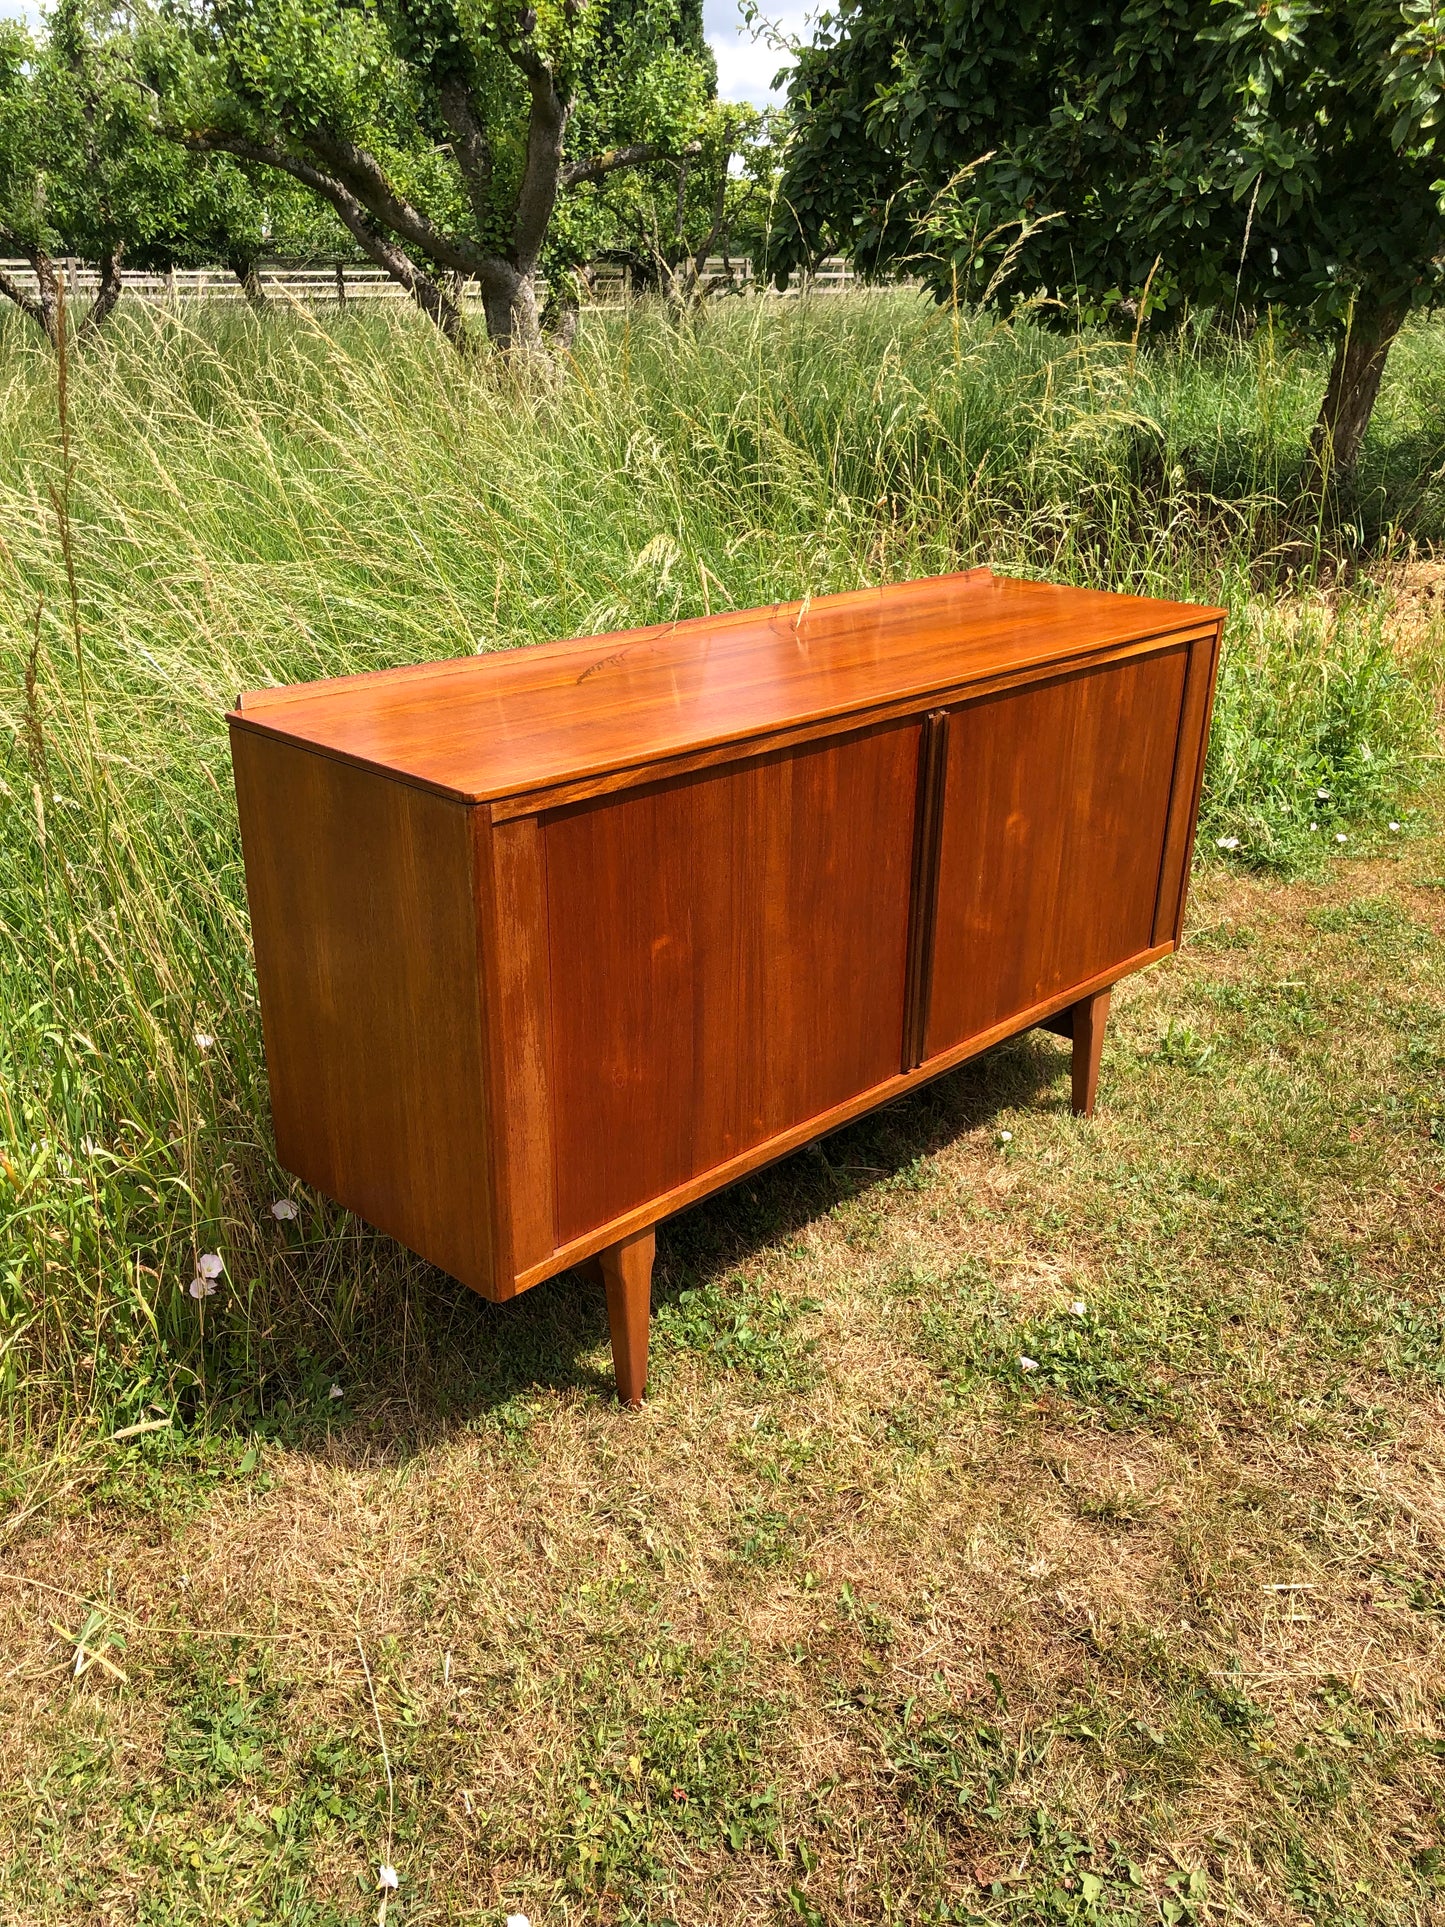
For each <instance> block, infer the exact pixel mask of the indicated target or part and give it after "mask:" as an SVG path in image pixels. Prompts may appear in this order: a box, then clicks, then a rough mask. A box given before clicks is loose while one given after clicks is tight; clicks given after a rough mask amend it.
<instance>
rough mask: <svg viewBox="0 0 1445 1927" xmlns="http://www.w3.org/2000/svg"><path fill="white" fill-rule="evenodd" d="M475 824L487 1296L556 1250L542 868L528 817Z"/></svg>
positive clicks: (481, 815) (505, 1289)
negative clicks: (492, 1271) (487, 1151)
mask: <svg viewBox="0 0 1445 1927" xmlns="http://www.w3.org/2000/svg"><path fill="white" fill-rule="evenodd" d="M476 817H477V879H478V911H479V914H480V916H481V922H482V930H483V951H484V954H485V957H486V970H485V979H484V1002H485V1006H486V1024H487V1051H488V1060H489V1068H490V1073H491V1075H490V1081H489V1084H488V1096H489V1103H488V1107H487V1114H488V1116H489V1117H491V1118H492V1120H493V1124H494V1131H493V1136H494V1142H495V1148H496V1173H497V1186H498V1189H497V1208H496V1226H497V1295H498V1296H499V1297H505V1296H508V1295H509V1294H510V1290H511V1287H512V1281H513V1280H514V1279H515V1277H516V1275H517V1273H518V1272H521V1271H526V1270H528V1269H529V1268H530V1267H533V1266H535V1265H538V1264H540V1263H541V1262H542V1261H543V1260H544V1259H546V1258H548V1257H550V1256H551V1254H552V1252H553V1251H554V1250H555V1249H556V1245H557V1224H556V1217H557V1213H556V1200H555V1197H554V1195H553V1180H552V1108H551V1095H550V1091H551V1075H552V1073H551V1062H550V1030H551V1011H550V1004H551V999H550V986H549V984H548V978H547V867H546V849H545V846H544V844H543V840H542V830H541V825H540V824H539V823H538V821H537V819H536V817H535V816H523V817H517V818H514V819H513V820H511V821H508V822H503V823H490V822H488V820H487V818H488V812H487V811H486V810H485V809H481V810H478V811H477V812H476Z"/></svg>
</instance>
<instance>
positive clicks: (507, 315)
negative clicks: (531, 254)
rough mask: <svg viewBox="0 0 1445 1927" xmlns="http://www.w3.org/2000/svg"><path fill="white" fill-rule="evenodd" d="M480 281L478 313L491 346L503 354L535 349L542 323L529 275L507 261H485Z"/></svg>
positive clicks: (540, 337) (539, 344)
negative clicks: (484, 268) (480, 291)
mask: <svg viewBox="0 0 1445 1927" xmlns="http://www.w3.org/2000/svg"><path fill="white" fill-rule="evenodd" d="M480 282H481V290H482V312H483V313H484V314H485V316H486V320H487V334H488V336H489V337H490V339H491V342H492V346H493V347H494V348H500V349H501V350H502V351H503V352H504V353H511V352H512V351H513V350H520V351H521V352H522V353H524V354H530V353H535V352H537V351H538V350H539V349H540V347H541V344H542V324H541V319H540V317H539V315H538V313H537V284H536V282H535V281H534V280H533V278H532V276H531V275H530V274H521V273H519V272H518V270H517V269H516V268H514V267H513V266H512V265H511V263H510V262H508V261H489V262H488V263H487V272H486V273H485V274H484V275H482V276H481V277H480Z"/></svg>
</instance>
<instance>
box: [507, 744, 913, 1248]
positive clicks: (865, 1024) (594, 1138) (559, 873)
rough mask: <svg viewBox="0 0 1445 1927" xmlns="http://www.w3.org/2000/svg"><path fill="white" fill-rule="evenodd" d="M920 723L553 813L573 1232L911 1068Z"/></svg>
mask: <svg viewBox="0 0 1445 1927" xmlns="http://www.w3.org/2000/svg"><path fill="white" fill-rule="evenodd" d="M919 733H920V732H919V726H918V724H917V723H911V724H907V723H895V724H889V725H887V726H885V727H883V728H881V729H877V730H870V731H862V732H856V733H854V734H852V735H850V736H848V737H846V738H844V739H842V740H841V741H837V742H829V743H822V744H815V745H810V746H808V747H807V748H804V749H799V750H792V751H787V752H784V753H782V754H780V755H776V756H772V757H765V758H761V759H758V760H755V761H751V762H748V763H745V764H742V765H738V766H734V767H730V768H726V769H723V770H720V771H715V772H707V773H705V774H702V775H697V776H690V777H683V778H680V779H678V780H676V781H674V782H671V783H666V784H659V785H656V786H654V787H652V788H650V789H644V790H635V791H629V792H627V793H626V794H625V795H623V796H620V797H616V798H610V799H605V800H603V801H600V802H595V803H588V804H583V805H579V806H577V807H575V808H572V809H570V810H563V811H559V812H557V813H556V814H554V815H550V816H548V817H546V818H544V819H543V836H544V840H545V845H546V864H547V900H548V920H549V929H550V943H551V959H552V963H551V1003H552V1052H551V1061H552V1080H553V1089H554V1092H555V1094H556V1095H555V1104H556V1156H557V1180H556V1182H557V1231H558V1238H559V1241H560V1242H561V1243H563V1244H566V1243H567V1242H568V1241H570V1240H572V1239H575V1238H576V1237H578V1236H579V1235H580V1234H582V1233H585V1232H586V1231H588V1230H589V1229H590V1228H592V1227H594V1226H596V1225H599V1224H603V1223H606V1222H608V1221H609V1220H611V1219H614V1218H616V1217H618V1216H619V1215H620V1214H622V1213H624V1212H626V1211H628V1210H629V1209H631V1208H632V1207H634V1206H636V1205H639V1204H641V1203H642V1202H643V1201H645V1200H646V1199H648V1198H653V1197H658V1196H662V1195H664V1194H666V1193H668V1192H669V1191H671V1190H673V1189H674V1188H675V1187H677V1186H678V1185H680V1184H683V1183H685V1182H687V1181H688V1180H690V1179H692V1178H695V1177H697V1176H699V1175H700V1174H702V1173H705V1172H707V1171H708V1170H710V1169H712V1168H714V1167H717V1166H721V1165H724V1164H726V1163H727V1162H728V1161H729V1160H731V1159H733V1158H735V1157H736V1156H737V1155H738V1154H739V1153H742V1152H745V1151H747V1150H748V1149H749V1147H751V1146H753V1145H755V1144H758V1143H760V1142H762V1141H764V1140H766V1139H768V1138H771V1137H774V1136H776V1135H777V1134H778V1133H779V1132H781V1131H785V1130H787V1129H788V1127H790V1126H791V1125H794V1124H795V1123H796V1122H797V1121H798V1120H799V1119H802V1118H808V1117H813V1116H816V1115H818V1114H820V1113H822V1112H825V1111H827V1110H828V1109H829V1108H830V1106H832V1105H834V1104H837V1103H840V1102H843V1101H844V1100H846V1099H849V1098H851V1097H853V1096H854V1095H855V1094H856V1093H857V1092H859V1091H863V1090H867V1089H868V1088H870V1087H871V1086H873V1085H876V1084H878V1083H879V1082H881V1081H882V1080H883V1079H884V1078H886V1077H888V1076H889V1075H890V1074H892V1073H894V1072H896V1071H897V1068H898V1063H899V1054H900V1050H901V1045H902V1027H903V997H904V975H905V964H906V940H907V927H908V901H909V885H910V878H911V868H912V854H913V839H914V815H915V786H916V779H917V767H918V744H919Z"/></svg>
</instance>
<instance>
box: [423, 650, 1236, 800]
mask: <svg viewBox="0 0 1445 1927" xmlns="http://www.w3.org/2000/svg"><path fill="white" fill-rule="evenodd" d="M1214 634H1215V625H1213V624H1210V625H1208V626H1206V627H1205V628H1202V629H1185V630H1180V631H1179V632H1178V633H1177V634H1174V633H1172V632H1171V634H1170V637H1169V641H1170V642H1171V643H1179V644H1180V645H1184V644H1187V643H1190V642H1193V641H1195V640H1206V639H1208V638H1210V637H1212V636H1213V635H1214ZM1158 648H1159V638H1158V637H1157V636H1151V637H1149V638H1147V639H1145V640H1143V641H1133V642H1116V643H1110V644H1109V645H1108V646H1107V647H1106V648H1100V649H1095V648H1092V647H1085V648H1082V649H1080V650H1079V651H1078V652H1077V654H1074V653H1073V652H1071V654H1070V658H1069V659H1070V661H1071V662H1075V661H1076V662H1077V664H1078V666H1079V667H1080V668H1095V667H1102V666H1103V665H1104V664H1106V663H1111V662H1123V661H1126V660H1127V659H1128V658H1129V657H1131V656H1142V655H1154V654H1155V653H1156V652H1157V650H1158ZM1038 678H1039V671H1038V668H1037V667H1035V668H1033V669H1015V670H1010V671H1009V672H1007V673H995V674H990V675H986V676H972V677H969V678H968V679H967V681H966V682H957V683H950V684H947V685H944V686H942V687H940V688H939V689H937V690H934V691H931V692H930V693H929V695H928V697H927V700H926V702H925V701H924V700H923V699H921V698H920V697H919V696H918V695H917V694H915V695H912V696H909V697H907V698H906V699H904V700H901V701H893V702H886V703H873V704H870V705H869V706H868V708H867V710H866V712H865V713H864V714H863V715H862V716H861V717H860V716H858V715H855V714H853V713H852V712H850V713H849V714H848V715H845V716H841V717H840V716H830V717H828V719H827V720H826V721H824V722H812V723H798V724H790V725H789V726H788V727H787V728H783V729H765V730H762V731H760V732H758V733H757V734H755V735H748V736H740V737H736V738H734V739H731V740H729V741H728V742H726V743H714V744H712V745H710V746H709V747H707V748H705V749H690V750H683V751H679V752H678V753H677V754H676V755H673V754H668V755H666V756H657V757H654V758H653V759H652V760H651V761H649V762H645V763H635V762H632V763H624V764H620V765H619V766H618V767H616V768H614V769H608V770H604V771H603V772H602V773H601V774H599V775H596V776H578V777H574V778H571V779H569V780H568V781H566V782H561V783H552V784H549V785H548V786H547V787H546V788H545V789H535V790H517V791H515V792H514V793H513V794H512V795H510V796H501V797H496V798H494V799H493V800H492V801H491V802H490V803H489V804H488V806H487V807H488V808H489V809H490V811H491V813H492V821H493V822H494V823H501V822H506V821H507V820H508V819H510V818H511V817H514V816H540V815H542V814H543V813H544V812H545V811H547V810H554V809H561V808H562V807H563V805H565V804H567V803H582V802H586V801H587V800H588V799H589V798H591V797H594V796H611V795H614V794H615V793H616V792H617V791H618V790H625V789H636V788H637V787H638V786H639V785H640V784H643V783H655V782H658V781H659V780H660V779H662V778H663V777H668V776H685V775H688V774H689V773H691V772H692V771H693V770H700V769H716V768H717V767H718V766H719V765H720V764H722V763H735V762H737V761H738V760H739V759H740V758H741V757H744V756H767V755H771V753H772V752H773V751H774V750H777V749H795V748H797V747H798V746H799V745H800V744H802V743H815V742H819V741H821V740H822V739H823V738H825V737H829V736H836V735H838V734H839V733H840V731H842V730H844V729H849V728H856V727H857V726H858V724H859V723H860V722H865V723H869V724H872V723H887V722H894V721H896V720H898V719H899V718H902V717H908V718H913V717H916V716H917V715H918V714H919V712H920V710H921V709H922V708H924V707H931V706H932V705H933V704H934V703H943V704H951V703H958V702H963V701H972V700H973V699H974V698H976V697H978V696H992V695H997V694H999V693H1000V692H1001V691H1003V690H1005V689H1017V688H1019V687H1021V686H1022V685H1023V684H1024V683H1030V682H1037V681H1038ZM439 793H440V792H439Z"/></svg>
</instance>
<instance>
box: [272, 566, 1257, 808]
mask: <svg viewBox="0 0 1445 1927" xmlns="http://www.w3.org/2000/svg"><path fill="white" fill-rule="evenodd" d="M1221 613H1222V612H1221V611H1219V610H1207V609H1199V608H1197V607H1194V606H1192V605H1189V604H1184V603H1174V602H1156V601H1152V600H1150V599H1148V598H1145V597H1140V596H1113V595H1106V594H1103V593H1101V592H1100V591H1098V590H1094V589H1066V588H1059V587H1056V586H1054V585H1052V584H1049V583H1041V582H1017V581H1014V580H1012V579H1010V578H1008V577H1004V576H995V575H994V574H992V572H991V571H990V570H988V569H974V570H970V571H969V572H968V573H966V574H964V575H955V576H940V577H935V578H933V579H932V580H930V581H926V582H907V583H900V584H897V585H895V586H893V587H889V588H882V589H865V590H859V591H857V592H855V593H853V594H849V595H838V596H819V597H817V598H816V599H812V600H810V601H808V602H805V603H785V604H780V605H779V606H777V607H775V608H772V609H749V610H744V611H743V612H741V613H740V614H737V615H727V616H709V617H703V618H699V619H697V620H695V621H690V622H677V623H667V624H660V625H658V626H656V627H654V628H650V629H635V630H630V631H628V632H627V633H625V634H622V635H612V636H594V637H591V638H589V639H587V640H586V641H581V642H559V643H548V644H545V645H544V646H542V647H541V648H535V649H527V650H515V651H506V652H498V653H494V654H489V655H483V656H475V657H466V658H464V659H463V660H462V661H460V662H450V663H433V664H427V665H423V666H421V667H418V668H414V669H396V670H386V671H383V672H381V673H379V674H374V675H369V676H351V677H343V678H341V679H339V680H337V681H333V682H322V683H309V684H306V685H303V686H302V687H300V688H298V689H268V690H257V691H254V692H252V693H251V694H249V695H246V696H244V697H242V698H241V699H240V703H239V704H238V708H237V712H236V716H235V721H236V723H237V725H238V726H239V727H240V728H243V729H246V728H252V727H257V728H264V729H266V730H268V731H270V732H273V733H276V734H280V735H284V736H286V737H288V738H289V739H291V740H292V741H295V742H300V743H306V744H309V745H310V746H311V747H312V748H315V749H318V750H321V751H323V752H324V753H325V754H327V755H332V756H339V757H342V758H343V759H345V760H349V761H353V762H358V763H362V764H364V765H365V766H366V767H368V768H372V769H378V770H384V771H386V772H387V773H388V774H390V775H394V776H399V777H402V778H403V779H405V780H406V781H408V782H412V783H417V784H420V785H421V786H422V787H424V788H428V789H436V790H439V791H441V792H442V793H444V794H446V795H449V796H453V797H456V798H458V799H460V800H463V801H467V802H486V801H490V800H492V799H494V798H501V797H507V796H512V795H515V794H517V793H518V792H520V791H524V790H536V789H540V788H543V787H546V786H548V785H550V784H555V783H562V782H566V781H568V780H569V779H574V778H580V777H587V776H596V775H598V774H599V773H601V772H604V771H608V770H620V769H625V768H628V767H636V766H643V767H645V766H647V765H650V764H656V763H657V762H659V761H661V760H663V759H665V758H668V757H672V756H676V755H679V754H682V753H685V752H688V751H695V750H699V749H702V748H703V747H705V746H708V745H716V744H723V743H733V742H740V741H744V740H746V739H748V738H751V737H755V736H757V735H759V734H762V733H764V732H766V731H776V730H779V729H784V728H787V727H790V726H795V725H800V724H808V723H813V722H817V721H820V720H824V719H828V718H840V719H841V718H845V717H848V716H859V715H861V714H863V713H864V712H868V711H872V710H876V709H877V708H878V707H880V706H881V705H883V704H885V703H890V702H896V701H900V700H901V701H907V700H910V699H912V698H914V697H917V696H925V697H926V696H929V695H932V694H934V693H935V692H938V691H942V690H947V689H955V688H960V687H962V686H963V685H965V684H968V683H972V682H976V681H978V680H979V679H980V678H982V677H985V676H991V675H995V674H1000V673H1010V672H1023V671H1029V670H1033V669H1036V668H1040V667H1044V668H1047V667H1054V666H1057V665H1058V664H1059V663H1061V662H1066V661H1072V660H1077V659H1079V658H1081V657H1083V656H1086V655H1088V654H1091V653H1095V652H1097V651H1099V650H1102V649H1105V648H1107V647H1109V646H1110V645H1111V644H1117V643H1126V642H1135V641H1138V640H1140V639H1141V638H1147V637H1151V636H1162V635H1168V634H1171V633H1174V632H1176V631H1180V630H1183V629H1185V628H1194V629H1198V628H1199V627H1200V626H1201V622H1204V623H1206V624H1209V625H1210V626H1212V622H1213V620H1214V619H1217V618H1218V616H1219V615H1220V614H1221Z"/></svg>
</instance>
